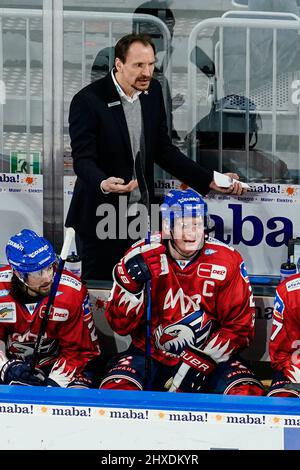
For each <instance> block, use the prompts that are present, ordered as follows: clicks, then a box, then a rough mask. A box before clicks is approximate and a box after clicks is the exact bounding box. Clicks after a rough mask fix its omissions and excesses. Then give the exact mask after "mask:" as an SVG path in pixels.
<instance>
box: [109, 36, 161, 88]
mask: <svg viewBox="0 0 300 470" xmlns="http://www.w3.org/2000/svg"><path fill="white" fill-rule="evenodd" d="M154 65H155V56H154V51H153V49H152V47H151V46H150V45H148V46H144V44H142V43H141V42H134V43H133V44H131V46H130V48H129V49H128V52H127V56H126V60H125V62H124V63H123V62H122V61H121V60H120V59H118V58H117V59H116V61H115V66H116V69H117V72H116V79H117V82H118V83H119V85H120V86H121V88H122V89H123V91H124V92H125V94H126V95H127V96H132V95H133V94H134V93H135V92H136V91H145V90H147V89H148V88H149V85H150V81H151V78H152V75H153V71H154Z"/></svg>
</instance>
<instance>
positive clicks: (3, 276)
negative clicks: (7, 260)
mask: <svg viewBox="0 0 300 470" xmlns="http://www.w3.org/2000/svg"><path fill="white" fill-rule="evenodd" d="M11 277H12V271H11V270H10V269H8V270H7V271H2V272H0V281H7V282H8V281H10V280H11Z"/></svg>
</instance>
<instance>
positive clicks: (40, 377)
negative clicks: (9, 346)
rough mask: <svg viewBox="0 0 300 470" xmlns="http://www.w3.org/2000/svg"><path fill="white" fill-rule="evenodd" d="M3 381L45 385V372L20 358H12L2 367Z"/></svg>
mask: <svg viewBox="0 0 300 470" xmlns="http://www.w3.org/2000/svg"><path fill="white" fill-rule="evenodd" d="M0 378H1V382H2V383H4V384H7V385H39V386H41V385H45V380H46V377H45V374H44V373H43V372H42V371H41V370H39V369H37V368H35V370H34V372H32V371H31V365H30V364H29V363H28V362H24V361H22V360H20V359H10V360H9V361H7V362H6V363H5V364H4V366H3V367H2V369H1V373H0Z"/></svg>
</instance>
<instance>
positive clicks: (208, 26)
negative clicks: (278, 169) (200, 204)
mask: <svg viewBox="0 0 300 470" xmlns="http://www.w3.org/2000/svg"><path fill="white" fill-rule="evenodd" d="M252 15H253V16H255V19H254V18H253V17H252ZM229 16H233V17H229ZM237 16H239V17H237ZM246 16H248V18H246ZM249 16H251V18H249ZM266 16H267V18H266ZM279 16H281V17H288V18H290V19H289V20H287V19H278V17H279ZM228 28H230V30H231V34H234V31H237V30H241V29H243V30H244V34H245V43H246V60H245V94H246V97H251V94H250V77H251V68H250V66H251V64H250V50H251V49H250V48H251V32H252V31H253V30H259V29H261V30H270V31H272V41H273V52H272V78H271V80H272V109H271V111H268V113H269V114H270V116H271V120H272V123H271V126H272V127H271V129H272V131H271V138H272V154H273V155H276V151H277V148H276V138H277V135H276V134H277V116H278V112H279V111H278V106H277V92H278V83H277V67H278V64H277V48H278V35H277V33H278V31H282V30H283V31H285V30H286V31H296V32H300V20H299V19H298V18H297V17H296V15H292V14H286V15H285V14H282V13H279V14H276V13H275V14H272V13H269V12H268V13H266V14H265V15H264V14H263V13H258V12H241V11H239V12H228V13H227V14H226V16H225V17H222V18H210V19H207V20H204V21H201V22H200V23H198V24H197V25H196V26H195V27H194V28H193V30H192V31H191V34H190V36H189V41H188V57H190V60H189V62H188V91H189V93H188V129H189V130H191V141H194V140H195V133H196V129H195V125H196V123H197V117H198V106H199V103H197V100H196V77H197V69H196V67H194V66H193V64H195V63H196V45H197V41H198V38H199V37H201V38H206V39H207V37H208V31H211V30H213V31H216V30H218V31H219V45H218V48H217V54H216V55H217V57H219V60H217V64H216V65H217V67H216V70H217V77H216V81H217V82H218V86H217V90H220V89H222V88H223V85H224V75H223V71H224V32H225V31H226V30H227V29H228ZM299 69H300V64H299ZM222 96H223V95H222V94H221V96H220V91H219V96H217V98H222ZM251 112H254V111H250V110H249V109H246V114H247V119H248V122H249V114H250V113H251ZM259 112H260V113H263V112H264V110H263V109H260V110H259ZM293 113H294V114H295V115H296V116H297V118H298V136H299V149H300V118H299V106H296V105H293ZM221 114H222V113H221ZM220 126H222V118H221V119H220ZM220 134H222V127H221V128H220ZM248 137H249V128H248V130H247V136H246V139H245V142H246V143H248V144H246V152H247V162H248V163H249V138H248ZM189 151H190V156H191V158H192V159H194V160H196V151H197V149H196V146H195V145H192V146H191V147H190V149H189ZM222 155H223V148H222V136H221V139H220V141H219V159H220V160H219V161H220V169H221V167H222ZM298 159H299V160H298V167H299V166H300V152H298ZM273 179H274V170H272V180H273Z"/></svg>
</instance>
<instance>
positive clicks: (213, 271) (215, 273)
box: [197, 263, 227, 281]
mask: <svg viewBox="0 0 300 470" xmlns="http://www.w3.org/2000/svg"><path fill="white" fill-rule="evenodd" d="M197 274H198V276H199V277H208V278H210V279H218V280H219V281H224V279H225V278H226V274H227V268H225V266H219V265H218V264H208V263H201V264H199V266H198V271H197Z"/></svg>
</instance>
